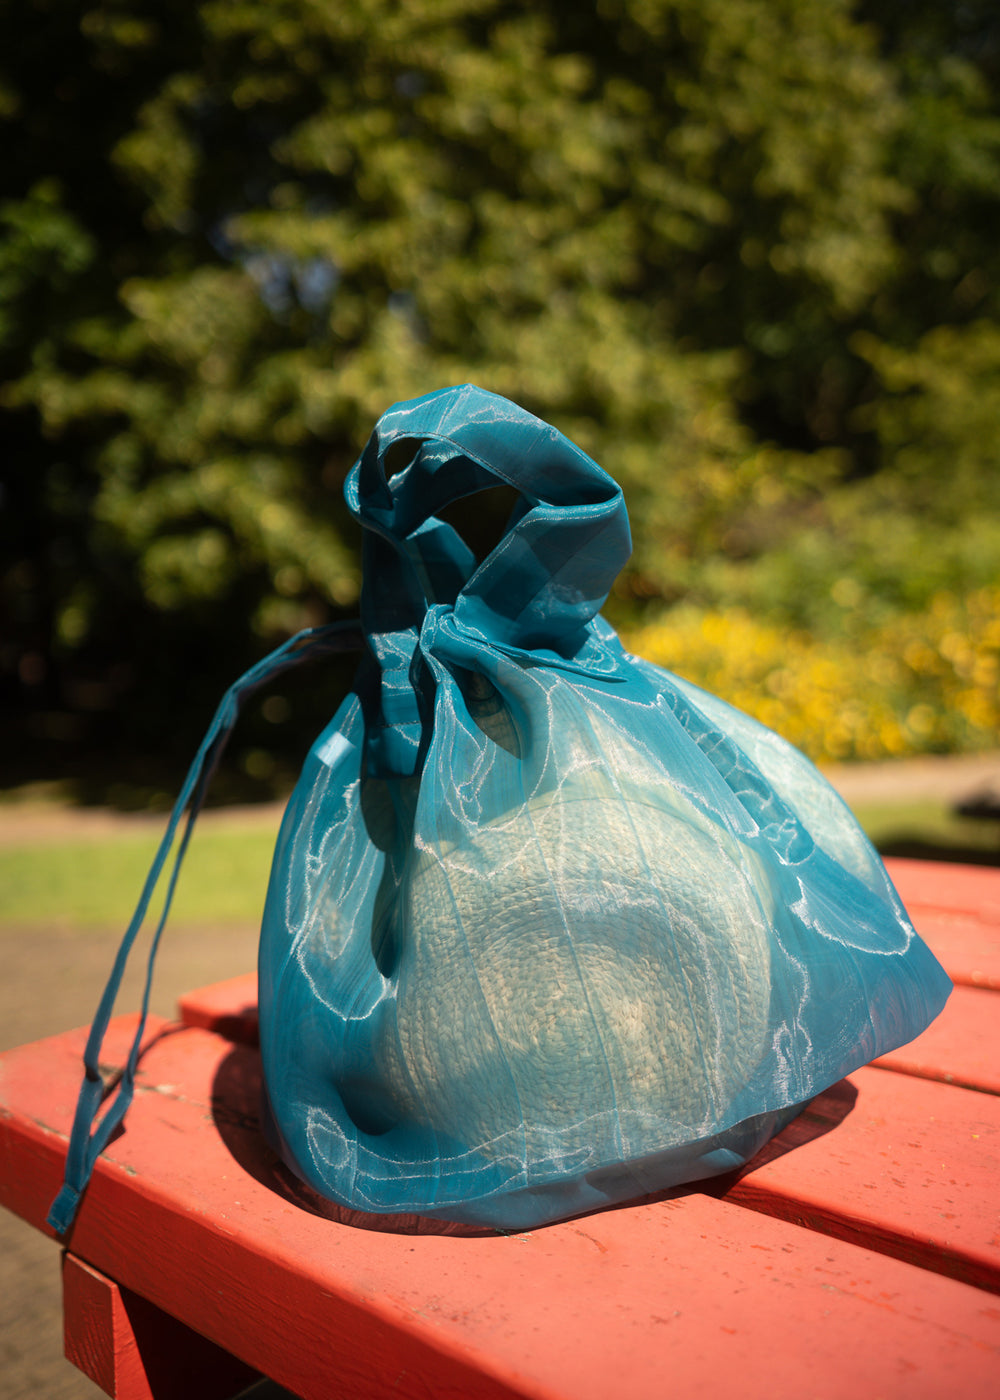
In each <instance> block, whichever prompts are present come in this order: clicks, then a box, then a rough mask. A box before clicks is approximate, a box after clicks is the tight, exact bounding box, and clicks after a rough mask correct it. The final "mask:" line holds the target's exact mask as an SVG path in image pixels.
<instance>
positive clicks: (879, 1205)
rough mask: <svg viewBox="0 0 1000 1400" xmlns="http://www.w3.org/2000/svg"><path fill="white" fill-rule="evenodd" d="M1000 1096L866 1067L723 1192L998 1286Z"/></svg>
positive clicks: (833, 1091)
mask: <svg viewBox="0 0 1000 1400" xmlns="http://www.w3.org/2000/svg"><path fill="white" fill-rule="evenodd" d="M998 1180H1000V1099H998V1098H996V1097H994V1096H993V1095H992V1094H982V1093H976V1092H974V1091H971V1090H968V1089H961V1088H957V1087H955V1086H953V1085H947V1084H940V1083H934V1082H932V1081H930V1080H927V1079H917V1078H911V1077H910V1076H909V1075H905V1074H891V1073H887V1072H885V1071H884V1070H879V1069H873V1068H866V1069H860V1070H858V1071H857V1073H856V1074H853V1075H851V1077H850V1079H849V1080H842V1081H841V1082H840V1084H836V1085H834V1086H833V1088H832V1089H829V1090H827V1092H826V1093H825V1094H821V1095H820V1096H819V1097H818V1098H816V1099H813V1101H812V1103H811V1104H810V1105H809V1106H808V1108H807V1109H806V1111H805V1112H804V1113H803V1114H802V1115H801V1116H800V1118H799V1119H797V1120H796V1121H795V1122H794V1123H792V1124H790V1125H789V1127H788V1128H786V1129H785V1131H784V1132H783V1133H781V1134H779V1136H778V1137H777V1138H775V1139H774V1141H773V1142H772V1143H770V1144H768V1146H767V1147H766V1148H765V1149H764V1151H763V1152H761V1153H760V1154H758V1156H757V1157H756V1158H755V1159H754V1161H753V1162H752V1163H750V1164H749V1167H748V1168H747V1169H746V1170H745V1171H744V1172H743V1173H741V1174H739V1175H738V1176H737V1178H736V1179H735V1181H732V1182H730V1183H722V1184H720V1185H719V1186H718V1187H716V1188H712V1189H713V1194H714V1193H717V1194H719V1195H720V1196H721V1197H722V1198H724V1199H726V1200H728V1201H732V1202H735V1203H738V1204H740V1205H744V1206H749V1207H750V1208H752V1209H754V1210H761V1211H765V1212H767V1213H768V1214H771V1215H774V1216H776V1217H778V1218H779V1219H782V1220H791V1221H795V1222H796V1223H801V1224H804V1225H806V1226H808V1227H809V1228H811V1229H816V1230H822V1231H826V1232H827V1233H829V1234H830V1235H832V1236H834V1237H835V1238H838V1239H844V1240H849V1241H852V1242H855V1243H859V1244H864V1245H865V1246H867V1247H872V1248H875V1249H879V1250H882V1251H884V1252H885V1253H887V1254H891V1255H892V1256H893V1257H894V1258H899V1259H905V1260H907V1261H908V1262H909V1263H913V1264H916V1265H918V1266H919V1267H921V1268H924V1269H933V1270H935V1271H938V1272H940V1273H944V1274H947V1275H949V1276H950V1277H952V1278H960V1279H963V1280H965V1281H966V1282H968V1283H972V1284H975V1285H976V1286H977V1287H980V1288H986V1289H989V1290H991V1291H993V1292H1000V1195H998V1192H997V1181H998Z"/></svg>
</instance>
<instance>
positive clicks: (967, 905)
mask: <svg viewBox="0 0 1000 1400" xmlns="http://www.w3.org/2000/svg"><path fill="white" fill-rule="evenodd" d="M885 864H886V869H887V870H888V871H889V874H890V876H891V877H892V880H893V883H894V884H895V886H896V889H897V890H898V891H899V894H900V897H901V899H902V900H903V903H904V904H905V905H906V908H907V911H908V913H909V915H910V918H911V919H912V920H913V922H914V925H915V926H916V929H917V932H918V933H919V934H920V935H921V937H922V938H923V939H924V940H925V941H926V943H927V945H928V946H929V947H930V948H931V949H932V950H933V951H934V953H935V954H936V956H937V957H938V959H939V960H940V962H941V964H942V966H943V967H944V969H945V971H946V972H947V974H948V976H949V977H950V978H951V979H952V981H953V982H954V983H955V984H956V985H957V986H966V987H983V988H992V989H993V990H994V991H998V990H1000V869H992V868H988V867H985V866H973V865H948V864H945V863H943V862H937V863H935V862H933V861H922V860H904V859H902V858H890V859H887V860H886V863H885Z"/></svg>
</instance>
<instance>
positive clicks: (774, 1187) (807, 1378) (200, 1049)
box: [0, 860, 1000, 1400]
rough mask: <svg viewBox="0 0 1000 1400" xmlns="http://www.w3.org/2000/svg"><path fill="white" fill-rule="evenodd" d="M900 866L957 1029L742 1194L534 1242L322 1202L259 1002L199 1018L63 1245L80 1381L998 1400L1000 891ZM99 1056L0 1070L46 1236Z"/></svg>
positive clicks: (940, 871)
mask: <svg viewBox="0 0 1000 1400" xmlns="http://www.w3.org/2000/svg"><path fill="white" fill-rule="evenodd" d="M887 864H888V865H889V869H890V873H891V874H892V876H893V879H894V880H895V882H896V885H897V887H898V889H899V891H900V894H901V895H902V897H903V899H904V901H905V902H906V904H907V906H908V908H909V910H910V913H911V915H912V917H913V918H914V922H915V923H916V925H917V928H918V929H919V930H920V931H921V932H922V933H923V934H924V936H925V938H926V939H927V941H928V942H929V943H930V945H931V947H932V948H934V950H935V952H937V954H938V956H939V957H940V958H941V960H942V961H943V962H944V965H945V967H946V968H947V970H948V971H949V973H950V974H951V976H952V979H953V980H954V982H955V984H956V986H955V991H954V992H953V994H952V997H951V999H950V1001H949V1003H948V1005H947V1007H946V1008H945V1011H944V1012H943V1013H942V1015H941V1016H940V1018H939V1019H938V1021H937V1022H935V1024H934V1025H933V1026H931V1027H930V1029H929V1030H928V1031H926V1032H925V1034H924V1035H922V1036H921V1037H920V1038H919V1039H918V1040H917V1041H915V1042H913V1044H912V1045H910V1046H907V1047H905V1048H904V1049H902V1050H899V1051H896V1052H894V1053H893V1054H891V1055H887V1056H885V1057H884V1058H883V1059H881V1060H879V1061H878V1062H877V1063H876V1064H875V1065H872V1066H868V1067H866V1068H864V1069H861V1070H859V1071H858V1072H857V1073H856V1074H853V1075H851V1076H850V1078H849V1079H847V1080H843V1081H842V1082H841V1083H839V1084H836V1085H834V1086H833V1087H832V1088H831V1089H829V1090H827V1091H826V1092H825V1093H823V1094H821V1095H819V1097H818V1098H816V1099H815V1100H813V1102H812V1103H811V1104H810V1106H809V1107H808V1108H807V1109H806V1111H805V1112H804V1113H803V1114H802V1115H801V1116H800V1117H799V1118H798V1119H797V1120H796V1121H795V1122H794V1123H792V1124H791V1125H790V1126H789V1127H788V1128H787V1129H786V1130H785V1131H784V1132H783V1133H782V1134H781V1135H780V1136H779V1137H778V1138H776V1139H775V1140H774V1141H773V1142H772V1143H771V1144H769V1145H768V1147H767V1148H765V1150H764V1151H763V1152H762V1153H761V1154H760V1155H759V1156H758V1157H757V1158H756V1159H755V1160H754V1162H752V1163H751V1164H750V1165H749V1167H747V1168H746V1169H745V1170H743V1171H742V1172H740V1173H734V1174H733V1175H732V1176H728V1177H723V1178H717V1179H716V1180H714V1181H712V1182H707V1183H702V1184H701V1185H695V1186H694V1187H691V1188H686V1189H684V1190H683V1191H681V1192H675V1193H672V1194H670V1195H667V1196H661V1197H658V1198H652V1199H650V1200H647V1201H645V1202H643V1203H640V1204H635V1205H630V1206H623V1207H618V1208H616V1209H612V1210H606V1211H603V1212H600V1213H597V1214H593V1215H590V1216H586V1217H580V1218H577V1219H574V1220H570V1221H566V1222H563V1223H560V1224H556V1225H550V1226H546V1227H544V1228H541V1229H536V1230H533V1231H530V1232H525V1233H521V1234H515V1235H501V1234H497V1233H493V1232H490V1231H475V1230H471V1229H468V1228H462V1227H454V1228H453V1229H451V1231H450V1232H449V1229H450V1227H447V1226H442V1225H441V1224H440V1223H435V1222H427V1221H423V1222H421V1221H418V1220H416V1219H410V1220H408V1221H406V1220H399V1221H397V1222H395V1226H394V1228H391V1229H388V1228H386V1225H385V1222H382V1223H381V1224H379V1222H376V1221H374V1220H373V1218H372V1217H367V1216H355V1215H349V1214H348V1213H346V1212H343V1211H340V1210H338V1209H337V1208H335V1207H333V1206H330V1205H328V1204H326V1203H324V1202H323V1201H322V1200H320V1199H319V1198H318V1197H316V1196H314V1195H313V1194H312V1193H311V1192H310V1191H309V1190H308V1188H306V1187H305V1186H303V1185H302V1184H301V1183H299V1182H298V1181H297V1180H296V1179H295V1178H293V1177H292V1176H291V1174H290V1173H288V1172H287V1170H286V1169H285V1168H284V1167H283V1166H282V1165H281V1163H280V1162H279V1161H278V1159H277V1158H276V1157H275V1156H274V1155H273V1153H271V1152H270V1150H269V1149H268V1148H267V1146H266V1145H265V1143H264V1141H263V1139H262V1137H261V1136H260V1133H259V1131H258V1124H257V1102H258V1091H259V1081H260V1061H259V1056H258V1054H257V1051H256V1049H255V1044H254V1041H255V1031H256V986H255V981H254V978H253V977H252V976H249V977H244V978H237V979H235V980H233V981H231V982H227V983H221V984H219V985H217V986H215V987H210V988H206V989H203V990H202V991H201V992H195V993H192V994H191V995H190V996H188V997H186V998H184V999H183V1001H182V1003H181V1008H180V1012H181V1015H180V1021H179V1022H176V1023H175V1022H165V1021H162V1020H157V1021H155V1022H151V1024H150V1026H149V1031H148V1035H147V1045H146V1049H145V1050H144V1053H143V1056H142V1060H141V1066H140V1075H139V1081H138V1087H137V1092H136V1098H135V1102H134V1103H133V1106H132V1108H131V1110H130V1113H129V1116H128V1118H127V1119H126V1122H125V1128H124V1131H123V1132H122V1133H121V1134H120V1135H119V1137H118V1138H117V1139H116V1140H114V1141H113V1142H112V1143H111V1145H110V1146H109V1148H108V1150H107V1151H106V1153H105V1154H104V1156H103V1157H102V1158H101V1159H100V1161H99V1163H98V1166H97V1169H96V1171H95V1173H94V1177H93V1179H92V1181H91V1184H90V1186H89V1188H88V1190H87V1193H86V1195H85V1197H84V1200H83V1203H82V1206H81V1208H80V1212H79V1215H78V1217H77V1220H76V1223H75V1225H74V1226H73V1229H72V1231H71V1233H70V1235H69V1237H68V1248H67V1251H66V1254H65V1256H64V1264H63V1281H64V1311H65V1331H66V1349H67V1355H68V1356H69V1357H70V1359H71V1360H72V1361H75V1362H76V1364H77V1365H78V1366H80V1367H81V1368H82V1369H83V1370H85V1371H86V1372H87V1373H88V1374H89V1375H90V1376H91V1377H92V1378H93V1379H94V1380H95V1381H97V1383H98V1384H99V1385H101V1386H103V1388H104V1389H105V1390H106V1391H108V1393H109V1394H112V1395H117V1396H121V1397H125V1398H126V1400H140V1397H141V1398H142V1400H150V1397H156V1400H165V1398H166V1397H170V1396H173V1395H178V1396H181V1395H183V1396H184V1397H185V1400H210V1397H218V1400H222V1397H226V1396H231V1395H232V1394H233V1393H235V1392H236V1391H237V1390H239V1389H240V1388H241V1387H242V1386H244V1385H246V1384H247V1383H249V1382H250V1381H251V1380H252V1379H253V1378H254V1376H255V1375H256V1374H258V1373H261V1374H264V1375H267V1376H269V1377H271V1378H272V1379H273V1380H275V1381H278V1382H279V1383H280V1384H282V1385H284V1386H287V1387H288V1388H289V1389H291V1390H292V1391H294V1392H295V1393H296V1394H298V1395H301V1396H303V1397H304V1398H305V1400H329V1397H330V1396H332V1395H337V1396H338V1397H353V1396H358V1397H360V1396H365V1397H369V1396H372V1397H380V1396H389V1395H394V1396H434V1397H448V1396H455V1397H458V1396H475V1397H483V1400H492V1398H493V1397H513V1396H518V1397H532V1400H607V1397H610V1396H616V1397H617V1396H623V1397H636V1400H638V1398H639V1397H654V1396H655V1397H657V1400H660V1398H661V1397H662V1396H663V1395H665V1394H669V1395H670V1396H671V1400H687V1397H694V1396H698V1397H703V1396H704V1395H705V1394H708V1395H712V1394H714V1393H721V1392H722V1391H723V1388H724V1389H725V1391H726V1392H728V1391H730V1390H738V1392H739V1393H740V1395H741V1396H743V1397H746V1400H753V1398H754V1397H764V1396H766V1397H768V1400H779V1397H783V1396H789V1397H791V1396H795V1397H796V1400H802V1397H809V1398H810V1400H825V1398H826V1397H841V1396H848V1395H850V1396H852V1397H853V1396H855V1395H859V1394H860V1395H863V1396H864V1397H866V1400H868V1397H883V1398H884V1400H890V1398H891V1397H895V1396H903V1395H905V1396H906V1397H907V1398H908V1400H912V1398H913V1397H929V1396H941V1395H945V1394H949V1395H950V1394H951V1393H953V1392H954V1393H956V1394H961V1395H962V1396H963V1397H974V1396H979V1395H984V1396H985V1395H986V1394H990V1395H993V1394H997V1393H1000V1297H997V1296H996V1295H997V1294H998V1293H1000V1218H998V1206H1000V1190H998V1183H1000V1054H998V1051H1000V1015H998V1012H1000V870H988V869H979V868H973V867H965V866H944V865H930V864H924V863H920V862H915V861H904V860H895V861H889V862H887ZM134 1028H135V1017H134V1016H123V1017H120V1018H118V1019H117V1020H116V1021H114V1022H113V1023H112V1028H111V1031H110V1032H109V1036H108V1040H107V1042H106V1055H107V1058H108V1061H109V1064H111V1065H114V1064H115V1063H120V1062H121V1060H123V1059H124V1056H125V1054H126V1052H127V1048H128V1045H129V1043H130V1040H131V1036H132V1034H133V1032H134ZM84 1037H85V1032H84V1031H82V1030H81V1031H73V1032H68V1033H66V1034H64V1035H59V1036H54V1037H52V1038H51V1039H49V1040H44V1041H40V1042H38V1043H37V1044H34V1045H28V1046H23V1047H20V1048H19V1049H16V1050H12V1051H10V1052H8V1053H7V1054H5V1055H3V1056H0V1201H2V1203H3V1204H4V1205H6V1206H8V1207H9V1208H10V1209H11V1210H14V1211H16V1212H17V1213H18V1214H19V1215H21V1216H23V1217H24V1219H26V1220H28V1221H29V1222H30V1223H32V1224H34V1225H36V1226H37V1227H38V1228H39V1229H42V1230H47V1227H46V1226H45V1224H44V1220H45V1215H46V1212H47V1210H48V1207H49V1205H50V1203H51V1201H52V1198H53V1196H54V1195H55V1193H56V1190H57V1189H58V1186H59V1184H60V1181H61V1179H62V1172H63V1163H64V1159H65V1153H66V1143H67V1137H68V1133H69V1127H70V1123H71V1120H72V1114H73V1108H74V1105H75V1101H76V1094H77V1089H78V1085H79V1078H80V1056H81V1053H82V1049H83V1042H84ZM50 1233H51V1232H50Z"/></svg>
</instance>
